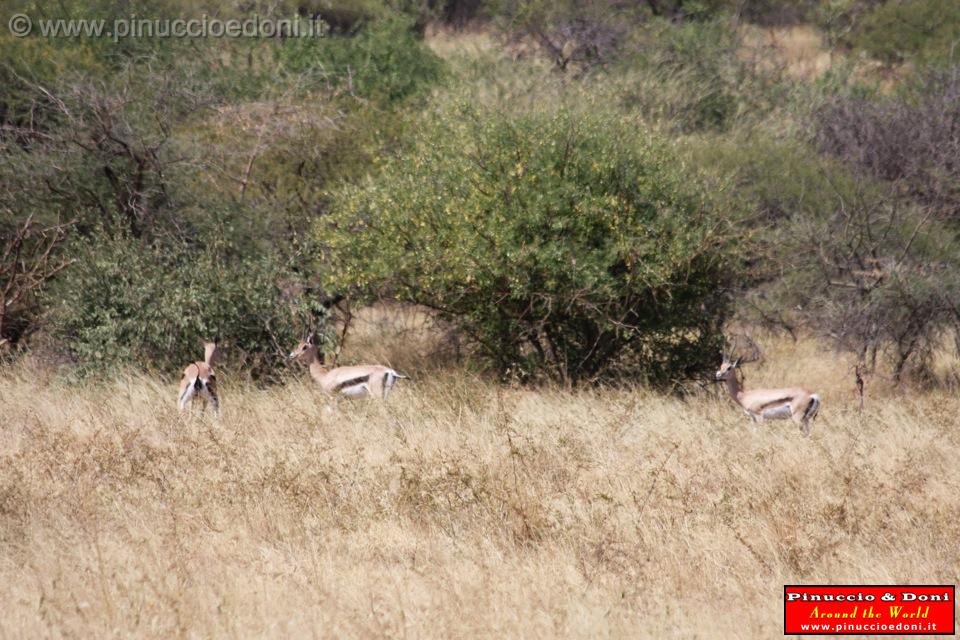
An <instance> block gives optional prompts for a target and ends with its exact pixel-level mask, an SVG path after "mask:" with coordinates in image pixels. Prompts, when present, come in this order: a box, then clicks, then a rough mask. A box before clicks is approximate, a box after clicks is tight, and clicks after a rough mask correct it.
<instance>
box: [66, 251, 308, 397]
mask: <svg viewBox="0 0 960 640" xmlns="http://www.w3.org/2000/svg"><path fill="white" fill-rule="evenodd" d="M229 250H230V247H225V246H216V245H214V246H211V247H205V248H198V249H190V248H188V247H185V246H182V245H171V244H169V243H161V244H157V245H155V246H150V247H146V248H145V247H142V246H141V245H140V244H139V243H136V242H133V241H131V240H130V239H129V238H126V237H120V238H110V237H107V236H105V235H97V236H94V237H92V238H91V239H90V240H89V241H84V242H83V243H82V245H81V246H80V247H78V248H77V249H76V255H77V257H78V263H77V265H76V267H75V268H73V269H70V270H69V271H67V272H66V274H65V275H64V277H63V278H61V279H60V280H59V281H58V282H57V283H56V286H54V287H53V289H52V291H51V292H50V299H51V306H52V310H53V317H52V319H51V320H52V322H51V327H52V332H53V335H54V337H55V338H57V339H58V340H60V341H62V342H63V344H65V345H67V346H69V350H70V353H71V354H73V356H74V357H75V358H76V359H77V361H78V364H79V365H80V371H81V372H94V373H95V372H101V371H108V372H109V371H110V370H115V367H118V366H121V367H122V366H126V365H127V364H133V365H134V366H139V367H160V368H162V369H164V370H167V371H171V370H174V371H175V370H177V368H178V367H179V366H181V365H183V364H184V363H185V362H187V361H189V360H195V359H197V358H199V357H200V356H201V355H202V350H201V349H200V348H199V347H198V345H200V344H201V341H202V340H204V339H210V338H212V337H214V336H222V337H223V338H224V344H223V351H224V354H225V355H227V356H228V358H229V360H230V361H231V362H233V363H235V364H237V365H240V364H242V366H243V367H244V368H245V369H246V370H247V372H248V373H249V374H250V375H253V376H254V377H257V378H264V377H267V378H269V377H271V376H273V375H275V373H276V372H277V371H278V365H279V364H281V363H282V361H283V358H284V356H285V354H286V353H287V350H289V348H290V345H292V344H294V343H295V342H296V341H297V340H299V339H300V336H301V334H302V328H301V327H299V326H297V325H296V324H295V322H294V317H293V315H292V309H294V308H296V306H295V305H296V304H297V303H301V304H302V303H303V302H304V300H298V299H296V298H295V297H293V296H290V295H288V294H287V292H285V291H284V290H283V289H281V285H282V284H284V283H285V282H290V281H291V280H292V274H291V273H290V272H289V271H288V270H287V269H285V268H284V267H283V265H281V264H278V263H277V262H276V260H275V259H273V258H271V257H270V256H267V255H258V254H256V253H253V252H249V251H248V252H246V254H245V255H231V252H230V251H229Z"/></svg>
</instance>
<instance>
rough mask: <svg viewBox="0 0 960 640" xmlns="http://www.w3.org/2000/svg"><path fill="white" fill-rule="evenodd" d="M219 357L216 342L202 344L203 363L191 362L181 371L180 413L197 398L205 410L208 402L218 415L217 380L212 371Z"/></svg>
mask: <svg viewBox="0 0 960 640" xmlns="http://www.w3.org/2000/svg"><path fill="white" fill-rule="evenodd" d="M218 355H219V350H218V348H217V340H216V339H214V340H213V341H211V342H204V343H203V361H202V362H199V361H198V362H191V363H190V364H188V365H187V366H186V367H185V368H184V370H183V378H181V380H180V392H179V396H178V397H179V402H178V405H179V407H180V411H183V410H185V409H186V408H187V404H191V405H192V403H193V401H194V400H195V399H196V398H197V397H199V398H200V400H201V401H202V402H203V406H204V408H206V405H207V403H208V402H209V403H210V404H211V405H213V410H214V411H216V412H217V415H219V414H220V399H219V398H218V397H217V378H216V375H215V374H214V371H213V364H214V362H215V361H216V359H217V356H218Z"/></svg>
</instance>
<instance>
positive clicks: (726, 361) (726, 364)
mask: <svg viewBox="0 0 960 640" xmlns="http://www.w3.org/2000/svg"><path fill="white" fill-rule="evenodd" d="M742 360H743V358H737V359H736V360H733V361H732V362H731V360H730V358H729V357H727V356H726V355H723V362H722V363H721V364H720V368H719V369H717V375H716V378H717V380H721V381H722V380H726V379H727V378H729V377H730V376H733V375H736V369H737V367H739V366H740V362H741V361H742Z"/></svg>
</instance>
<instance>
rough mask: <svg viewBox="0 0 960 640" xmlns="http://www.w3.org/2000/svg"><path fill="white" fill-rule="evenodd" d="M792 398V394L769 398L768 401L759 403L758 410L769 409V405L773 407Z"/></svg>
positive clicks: (788, 401)
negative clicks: (775, 398) (773, 398)
mask: <svg viewBox="0 0 960 640" xmlns="http://www.w3.org/2000/svg"><path fill="white" fill-rule="evenodd" d="M792 399H793V396H786V397H784V398H780V399H779V400H771V401H770V402H764V403H763V404H762V405H760V411H764V410H766V409H770V408H771V407H775V406H777V405H780V404H789V403H790V400H792Z"/></svg>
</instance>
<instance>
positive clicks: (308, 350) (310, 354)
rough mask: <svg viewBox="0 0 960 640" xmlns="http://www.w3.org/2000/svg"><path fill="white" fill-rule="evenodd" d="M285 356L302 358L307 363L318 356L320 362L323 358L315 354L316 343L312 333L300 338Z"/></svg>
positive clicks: (295, 358)
mask: <svg viewBox="0 0 960 640" xmlns="http://www.w3.org/2000/svg"><path fill="white" fill-rule="evenodd" d="M287 357H288V358H289V359H291V360H303V361H305V362H307V363H309V362H311V361H313V360H314V359H317V358H319V360H320V362H321V364H322V363H323V358H322V357H320V356H318V354H317V345H316V342H315V340H314V337H313V334H310V335H308V336H307V337H306V338H304V339H303V340H301V341H300V343H299V344H298V345H297V346H296V347H295V348H294V349H293V351H291V352H290V354H289V355H288V356H287Z"/></svg>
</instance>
